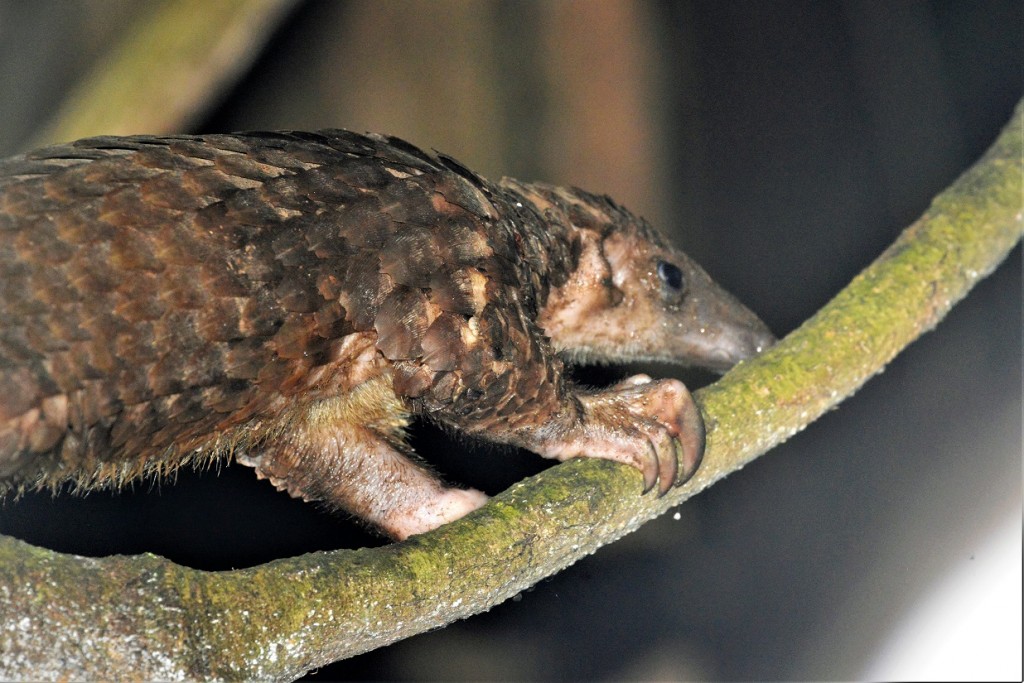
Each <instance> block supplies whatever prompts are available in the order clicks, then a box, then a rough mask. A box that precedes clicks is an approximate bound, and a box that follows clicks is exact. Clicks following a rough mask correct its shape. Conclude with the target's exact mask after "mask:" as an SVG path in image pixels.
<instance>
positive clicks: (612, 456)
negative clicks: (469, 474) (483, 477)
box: [509, 375, 704, 495]
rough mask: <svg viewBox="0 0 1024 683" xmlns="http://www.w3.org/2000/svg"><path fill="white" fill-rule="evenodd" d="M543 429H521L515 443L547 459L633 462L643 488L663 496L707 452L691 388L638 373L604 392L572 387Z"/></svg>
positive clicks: (698, 412)
mask: <svg viewBox="0 0 1024 683" xmlns="http://www.w3.org/2000/svg"><path fill="white" fill-rule="evenodd" d="M563 401H564V404H563V405H562V406H561V407H559V408H558V409H557V410H556V411H555V413H556V414H557V415H558V417H557V418H555V419H553V420H550V421H549V422H547V423H546V424H543V425H541V426H539V427H521V428H520V429H519V430H518V432H517V433H516V434H515V435H513V436H511V437H510V438H509V440H510V441H513V442H515V443H518V444H519V445H521V446H523V447H525V448H529V449H530V450H532V451H534V452H536V453H538V454H539V455H542V456H544V457H546V458H552V459H555V460H560V461H564V460H569V459H572V458H578V457H589V458H600V459H602V460H611V461H613V462H618V463H622V464H624V465H630V466H631V467H634V468H636V469H637V470H639V472H640V473H641V474H642V476H643V492H644V493H647V492H648V491H650V490H651V489H653V488H654V487H655V486H657V488H658V494H659V495H664V494H665V493H667V492H668V491H669V490H670V489H671V488H672V487H673V486H678V485H681V484H682V483H684V482H686V481H687V480H688V479H689V478H690V477H692V476H693V474H694V472H696V471H697V468H698V467H699V466H700V462H701V458H702V457H703V455H704V422H703V420H702V418H701V415H700V411H699V410H698V409H697V406H696V404H695V403H694V401H693V398H692V397H691V395H690V392H689V391H688V390H687V389H686V386H685V385H684V384H683V383H682V382H680V381H678V380H673V379H666V380H657V381H652V380H651V378H650V377H648V376H647V375H634V376H632V377H629V378H627V379H625V380H623V381H622V382H619V383H618V384H616V385H614V386H612V387H609V388H608V389H604V390H576V391H575V393H573V392H572V391H571V390H570V391H569V393H568V394H567V395H566V397H565V398H564V399H563Z"/></svg>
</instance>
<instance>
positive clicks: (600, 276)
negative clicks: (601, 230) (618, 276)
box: [579, 230, 625, 308]
mask: <svg viewBox="0 0 1024 683" xmlns="http://www.w3.org/2000/svg"><path fill="white" fill-rule="evenodd" d="M579 232H580V248H581V251H580V265H581V266H587V267H588V268H589V271H588V275H589V276H590V277H591V278H592V279H591V282H594V283H597V284H599V285H600V291H601V301H600V305H601V307H603V308H614V307H615V306H618V305H619V304H620V303H622V300H623V299H624V298H625V294H623V292H622V290H621V289H619V286H618V285H617V284H616V282H615V269H614V268H613V267H612V264H611V261H609V260H608V255H607V254H606V253H605V250H604V238H602V237H601V235H600V234H598V233H597V232H596V231H594V230H580V231H579Z"/></svg>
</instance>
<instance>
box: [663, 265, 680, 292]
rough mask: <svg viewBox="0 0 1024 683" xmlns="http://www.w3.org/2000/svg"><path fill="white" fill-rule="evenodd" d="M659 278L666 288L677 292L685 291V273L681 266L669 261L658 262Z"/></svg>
mask: <svg viewBox="0 0 1024 683" xmlns="http://www.w3.org/2000/svg"><path fill="white" fill-rule="evenodd" d="M658 277H660V278H661V281H662V282H664V283H665V286H666V287H668V288H669V289H671V290H673V291H675V292H681V291H682V290H683V271H681V270H679V266H677V265H676V264H674V263H669V262H668V261H658Z"/></svg>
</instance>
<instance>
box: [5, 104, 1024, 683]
mask: <svg viewBox="0 0 1024 683" xmlns="http://www.w3.org/2000/svg"><path fill="white" fill-rule="evenodd" d="M1022 119H1024V105H1021V104H1019V105H1018V107H1017V110H1016V112H1015V114H1014V118H1013V119H1012V120H1011V122H1010V124H1009V125H1008V126H1007V128H1006V129H1005V130H1004V131H1003V133H1002V134H1001V135H1000V137H999V139H998V140H997V141H996V142H995V144H994V145H993V146H992V148H991V149H990V150H989V151H988V152H987V153H986V154H985V156H984V157H983V158H982V159H981V160H980V161H979V162H978V163H977V164H975V166H974V167H972V168H971V169H970V170H968V171H967V172H966V173H965V174H964V175H963V176H961V177H960V178H959V179H958V180H957V181H956V182H955V183H954V184H953V186H952V187H950V188H949V189H948V190H946V191H945V192H943V193H942V194H941V195H939V196H938V197H937V198H936V199H935V200H934V202H933V203H932V206H931V208H929V210H928V211H927V212H926V213H925V215H924V216H922V217H921V218H920V219H919V220H918V221H917V222H916V223H914V224H913V225H912V226H910V227H909V228H908V229H907V230H906V231H905V232H904V233H903V234H902V235H901V236H900V237H899V239H898V240H897V241H896V242H895V243H894V244H893V245H892V246H891V247H889V249H887V250H886V251H885V253H883V254H882V255H881V256H880V257H879V258H878V259H877V260H876V261H875V262H874V263H873V264H872V265H871V266H870V267H868V268H867V269H866V270H865V271H864V272H863V273H861V274H860V275H858V276H857V277H856V278H855V279H854V280H853V282H851V283H850V285H849V286H847V287H846V288H845V289H844V290H843V291H842V292H840V293H839V295H838V296H836V298H835V299H833V300H832V301H831V302H830V303H829V304H828V305H827V306H826V307H825V308H823V309H822V310H821V311H820V312H818V313H817V314H816V315H815V316H814V317H813V318H811V319H810V320H808V321H807V322H806V323H805V324H804V325H803V326H801V327H800V328H799V329H798V330H796V331H795V332H793V333H792V334H791V335H789V336H788V337H787V338H786V339H785V340H783V341H782V342H781V343H780V344H779V345H778V346H777V347H775V348H774V349H772V350H771V351H770V352H769V353H767V354H765V355H764V356H762V357H760V358H758V359H757V360H755V361H753V362H749V363H744V364H742V365H741V366H739V367H738V368H736V369H735V370H733V371H732V372H730V373H729V374H728V375H727V376H726V377H724V378H723V379H722V380H721V381H720V382H718V383H716V384H714V385H712V386H710V387H708V388H707V389H705V390H703V391H701V392H699V393H698V400H699V401H700V403H701V405H702V409H703V412H704V415H705V418H706V420H707V424H708V451H707V455H706V457H705V462H704V465H703V466H702V468H701V470H700V471H699V472H698V474H697V476H696V477H695V478H694V479H693V480H691V481H690V482H689V483H688V484H687V485H686V486H684V487H682V488H680V489H678V490H676V491H673V492H671V493H670V494H669V495H668V496H666V497H665V498H663V499H660V500H659V499H657V498H655V497H654V496H650V495H648V496H640V495H638V492H639V489H640V480H639V476H638V474H637V473H636V472H635V471H634V470H632V469H630V468H627V467H620V466H616V465H613V464H610V463H608V462H604V461H598V460H577V461H572V462H568V463H565V464H563V465H560V466H558V467H555V468H552V469H550V470H547V471H545V472H543V473H542V474H540V475H538V476H536V477H532V478H530V479H528V480H526V481H523V482H521V483H519V484H517V485H515V486H513V487H512V488H510V489H509V490H508V491H506V492H504V493H503V494H501V495H500V496H498V497H496V498H495V499H494V500H493V501H492V502H491V503H490V504H489V505H487V506H486V507H485V508H483V509H482V510H479V511H478V512H476V513H474V514H472V515H470V516H468V517H466V518H465V519H463V520H460V521H459V522H456V523H454V524H450V525H448V526H446V527H443V528H441V529H438V530H437V531H435V532H432V533H429V534H425V535H423V536H419V537H414V538H413V539H412V540H410V541H407V542H405V543H399V544H395V545H390V546H386V547H383V548H377V549H363V550H342V551H335V552H326V553H315V554H311V555H306V556H303V557H297V558H291V559H286V560H280V561H276V562H272V563H269V564H266V565H262V566H259V567H254V568H251V569H245V570H239V571H230V572H202V571H196V570H193V569H188V568H185V567H181V566H178V565H175V564H173V563H171V562H168V561H167V560H164V559H162V558H159V557H156V556H153V555H143V556H138V557H111V558H105V559H87V558H81V557H75V556H70V555H61V554H58V553H53V552H50V551H47V550H43V549H40V548H36V547H33V546H30V545H28V544H26V543H23V542H20V541H17V540H15V539H10V538H0V678H17V677H26V676H28V677H32V678H55V677H71V678H123V677H130V678H147V679H148V678H154V679H155V678H161V679H162V678H172V677H179V676H185V677H190V678H191V677H204V678H228V679H235V678H259V679H288V678H294V677H297V676H299V675H301V674H303V673H304V672H306V671H308V670H310V669H313V668H316V667H318V666H322V665H325V664H327V663H329V662H332V661H336V660H338V659H342V658H345V657H349V656H352V655H354V654H357V653H360V652H364V651H366V650H370V649H373V648H376V647H380V646H382V645H386V644H388V643H391V642H394V641H396V640H399V639H402V638H405V637H408V636H411V635H414V634H416V633H420V632H423V631H426V630H428V629H431V628H436V627H438V626H442V625H444V624H447V623H450V622H451V621H454V620H456V619H460V618H463V617H467V616H469V615H472V614H475V613H478V612H480V611H483V610H485V609H487V608H489V607H492V606H493V605H496V604H498V603H500V602H502V601H503V600H505V599H507V598H509V597H511V596H513V595H515V594H516V593H518V592H519V591H522V590H523V589H525V588H527V587H529V586H531V585H533V584H534V583H536V582H537V581H539V580H540V579H542V578H544V577H546V576H549V575H551V574H553V573H555V572H557V571H559V570H560V569H562V568H564V567H566V566H567V565H569V564H571V563H573V562H575V561H576V560H578V559H580V558H581V557H583V556H585V555H587V554H589V553H591V552H593V551H594V550H596V549H597V548H599V547H600V546H602V545H605V544H607V543H610V542H611V541H613V540H615V539H617V538H619V537H620V536H622V535H623V534H626V533H628V532H630V531H632V530H633V529H635V528H637V527H638V526H639V525H640V524H642V523H643V522H645V521H646V520H649V519H651V518H653V517H655V516H657V515H659V514H661V513H663V512H664V511H665V510H667V509H668V508H669V507H671V506H674V505H677V504H679V503H681V502H682V501H684V500H686V499H687V498H689V497H690V496H692V495H694V494H696V493H697V492H699V491H701V490H702V489H704V488H705V487H707V486H710V485H711V484H712V483H714V482H715V481H717V480H718V479H720V478H722V477H724V476H725V475H727V474H729V473H730V472H734V471H736V470H738V469H740V468H741V467H743V466H744V465H745V464H746V463H748V462H750V461H751V460H752V459H753V458H755V457H757V456H758V455H759V454H761V453H763V452H764V451H766V450H768V449H769V448H771V447H772V446H774V445H775V444H777V443H779V442H781V441H783V440H785V439H786V438H788V437H789V436H791V435H793V434H794V433H796V432H797V431H799V430H801V429H803V428H804V427H805V426H807V425H808V424H809V423H810V422H812V421H813V420H815V419H816V418H817V417H818V416H819V415H821V414H822V413H824V412H825V411H826V410H828V409H829V408H831V407H832V406H834V405H835V404H837V403H838V402H839V401H841V400H842V399H843V398H844V397H846V396H849V395H850V394H852V393H853V392H854V391H856V390H857V388H858V387H860V386H861V385H862V384H863V383H864V382H865V381H866V380H867V379H868V378H870V377H871V376H872V375H874V374H875V373H877V372H879V371H880V370H881V369H882V368H883V367H884V366H885V365H886V363H888V362H889V361H890V360H891V359H892V358H893V357H894V356H895V355H896V354H897V353H899V351H900V350H901V349H903V348H904V347H905V346H907V345H908V344H909V343H910V342H912V341H913V340H914V339H916V338H917V337H918V336H920V335H921V334H922V333H923V332H925V331H927V330H929V329H931V328H932V327H933V326H934V325H935V324H936V323H938V321H939V320H940V319H941V318H942V317H943V316H944V315H945V314H946V312H947V311H948V310H949V309H950V308H951V307H952V306H953V305H954V304H955V303H956V302H957V301H959V300H960V299H961V298H962V297H963V296H964V295H965V294H966V293H967V292H968V291H969V290H970V289H971V287H972V286H973V285H974V284H975V283H976V282H977V281H978V280H979V279H981V278H982V277H984V276H985V275H986V274H988V273H989V272H991V271H992V270H993V269H994V268H995V267H996V266H997V265H998V264H999V263H1000V262H1001V261H1002V260H1003V258H1004V257H1005V256H1006V254H1007V253H1008V252H1009V250H1010V249H1012V248H1013V245H1014V244H1015V243H1017V242H1018V241H1019V240H1020V237H1021V233H1022V225H1024V223H1022V168H1021V166H1022V134H1024V128H1022Z"/></svg>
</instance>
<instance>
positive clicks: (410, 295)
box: [374, 286, 431, 360]
mask: <svg viewBox="0 0 1024 683" xmlns="http://www.w3.org/2000/svg"><path fill="white" fill-rule="evenodd" d="M430 322H431V321H430V318H429V315H428V311H427V297H426V296H425V295H424V294H423V292H422V291H421V290H419V289H416V288H412V287H404V286H399V287H396V288H395V289H394V290H393V291H392V292H391V293H390V294H389V295H388V296H387V297H386V298H385V299H384V301H383V302H382V303H381V305H380V308H379V310H378V311H377V315H376V317H375V319H374V329H376V330H377V348H378V349H379V350H380V352H381V353H383V354H384V357H385V358H388V359H390V360H407V359H412V358H419V357H420V356H421V355H422V354H423V348H422V346H421V342H422V340H423V336H424V334H425V333H426V331H427V328H428V327H429V325H430Z"/></svg>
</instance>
